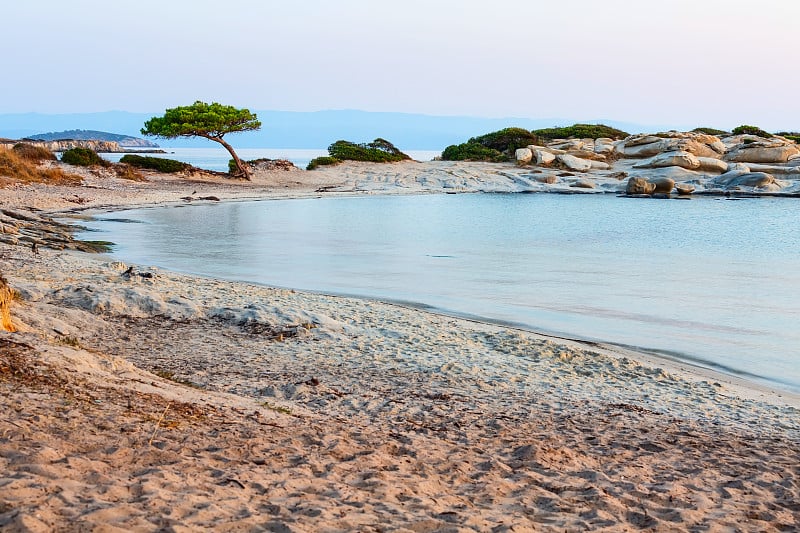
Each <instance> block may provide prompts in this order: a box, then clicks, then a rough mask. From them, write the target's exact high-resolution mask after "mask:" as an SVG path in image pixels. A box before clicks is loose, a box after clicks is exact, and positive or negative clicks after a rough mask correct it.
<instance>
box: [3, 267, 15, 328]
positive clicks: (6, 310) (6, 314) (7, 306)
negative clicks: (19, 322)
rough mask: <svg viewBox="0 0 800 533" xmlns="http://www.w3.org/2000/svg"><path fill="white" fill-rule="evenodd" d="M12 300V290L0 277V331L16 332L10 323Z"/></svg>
mask: <svg viewBox="0 0 800 533" xmlns="http://www.w3.org/2000/svg"><path fill="white" fill-rule="evenodd" d="M13 299H14V290H13V289H12V288H11V287H9V286H8V283H7V282H6V279H5V278H4V277H3V276H0V329H2V330H3V331H16V330H17V328H15V327H14V324H12V323H11V301H12V300H13Z"/></svg>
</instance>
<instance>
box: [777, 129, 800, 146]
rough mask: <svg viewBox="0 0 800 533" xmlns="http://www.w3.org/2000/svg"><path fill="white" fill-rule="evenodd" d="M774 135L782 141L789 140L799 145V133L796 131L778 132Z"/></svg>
mask: <svg viewBox="0 0 800 533" xmlns="http://www.w3.org/2000/svg"><path fill="white" fill-rule="evenodd" d="M775 135H780V136H781V137H783V138H784V139H789V140H790V141H794V142H795V143H798V144H800V132H796V131H779V132H778V133H776V134H775Z"/></svg>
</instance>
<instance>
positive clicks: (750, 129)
mask: <svg viewBox="0 0 800 533" xmlns="http://www.w3.org/2000/svg"><path fill="white" fill-rule="evenodd" d="M732 133H733V134H734V135H757V136H758V137H764V138H765V139H769V138H770V137H772V134H771V133H767V132H766V131H764V130H762V129H761V128H759V127H757V126H748V125H747V124H743V125H741V126H737V127H735V128H733V130H732Z"/></svg>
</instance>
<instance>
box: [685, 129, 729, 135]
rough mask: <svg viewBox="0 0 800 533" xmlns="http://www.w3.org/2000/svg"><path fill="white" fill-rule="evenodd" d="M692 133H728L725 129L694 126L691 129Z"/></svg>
mask: <svg viewBox="0 0 800 533" xmlns="http://www.w3.org/2000/svg"><path fill="white" fill-rule="evenodd" d="M692 131H693V132H694V133H705V134H706V135H716V136H719V135H728V132H727V131H724V130H718V129H715V128H695V129H693V130H692Z"/></svg>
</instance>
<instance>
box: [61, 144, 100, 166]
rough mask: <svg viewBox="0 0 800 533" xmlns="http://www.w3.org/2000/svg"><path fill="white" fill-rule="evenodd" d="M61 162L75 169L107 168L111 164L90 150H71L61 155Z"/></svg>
mask: <svg viewBox="0 0 800 533" xmlns="http://www.w3.org/2000/svg"><path fill="white" fill-rule="evenodd" d="M61 161H62V162H63V163H67V164H68V165H75V166H77V167H91V166H101V167H107V166H110V165H111V163H109V162H108V161H106V160H105V159H103V158H102V157H100V156H99V155H97V152H95V151H94V150H92V149H90V148H79V147H78V148H71V149H69V150H67V151H65V152H64V153H63V154H61Z"/></svg>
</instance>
